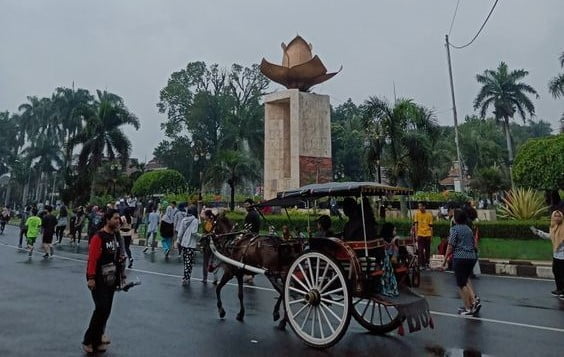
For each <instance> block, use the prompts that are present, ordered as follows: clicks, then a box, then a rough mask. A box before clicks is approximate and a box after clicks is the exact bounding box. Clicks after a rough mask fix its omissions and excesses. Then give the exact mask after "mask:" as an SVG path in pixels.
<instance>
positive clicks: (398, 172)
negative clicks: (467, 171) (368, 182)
mask: <svg viewBox="0 0 564 357" xmlns="http://www.w3.org/2000/svg"><path fill="white" fill-rule="evenodd" d="M362 110H363V117H364V120H365V126H366V131H367V132H368V133H369V135H370V136H372V137H374V136H379V137H381V138H383V139H384V141H383V145H382V149H383V150H382V153H383V159H384V165H385V166H386V167H387V169H388V172H387V173H388V177H389V179H390V182H391V183H392V184H399V185H404V186H411V187H413V188H414V189H416V190H417V189H421V188H423V187H424V186H425V185H426V184H428V183H429V182H430V180H431V179H432V172H431V170H430V166H431V163H430V157H431V148H432V143H433V141H434V140H435V139H436V138H437V136H438V133H439V131H438V125H437V121H436V118H435V115H434V113H433V112H432V111H431V110H429V109H427V108H425V107H423V106H421V105H418V104H416V103H414V102H413V100H412V99H398V100H397V101H396V102H395V103H394V104H390V103H389V102H387V101H386V100H384V99H380V98H378V97H370V98H369V99H368V100H366V101H365V102H364V104H363V106H362ZM371 165H372V166H374V163H371Z"/></svg>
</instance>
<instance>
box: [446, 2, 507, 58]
mask: <svg viewBox="0 0 564 357" xmlns="http://www.w3.org/2000/svg"><path fill="white" fill-rule="evenodd" d="M498 2H499V0H495V2H494V4H493V6H492V8H491V10H490V12H489V14H488V16H487V17H486V19H485V20H484V23H483V24H482V26H480V29H479V30H478V32H477V33H476V35H474V37H473V38H472V40H470V42H468V43H467V44H465V45H463V46H456V45H453V44H452V43H450V41H449V45H450V46H451V47H453V48H456V49H458V50H460V49H463V48H465V47H468V46H470V45H471V44H472V43H473V42H474V41H475V40H476V39H477V38H478V36H479V35H480V33H481V32H482V30H483V29H484V27H485V26H486V23H487V22H488V20H489V19H490V16H492V13H493V11H494V9H495V7H496V6H497V3H498Z"/></svg>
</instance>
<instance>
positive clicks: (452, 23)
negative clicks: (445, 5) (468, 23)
mask: <svg viewBox="0 0 564 357" xmlns="http://www.w3.org/2000/svg"><path fill="white" fill-rule="evenodd" d="M458 5H460V0H457V1H456V8H455V9H454V14H453V15H452V20H451V21H450V28H449V29H448V35H449V36H450V33H451V32H452V28H453V26H454V19H456V13H457V12H458Z"/></svg>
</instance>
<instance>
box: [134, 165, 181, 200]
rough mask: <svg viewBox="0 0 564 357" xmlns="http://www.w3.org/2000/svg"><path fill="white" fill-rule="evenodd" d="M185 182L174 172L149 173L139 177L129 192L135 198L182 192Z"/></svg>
mask: <svg viewBox="0 0 564 357" xmlns="http://www.w3.org/2000/svg"><path fill="white" fill-rule="evenodd" d="M185 187H186V181H185V180H184V177H183V176H182V174H180V172H178V171H176V170H156V171H149V172H146V173H144V174H143V175H141V176H139V178H138V179H137V180H135V183H134V184H133V188H132V189H131V192H132V193H133V194H134V195H136V196H149V195H155V194H165V193H171V192H173V193H174V192H182V191H183V190H184V189H185Z"/></svg>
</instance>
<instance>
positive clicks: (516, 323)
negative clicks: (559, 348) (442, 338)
mask: <svg viewBox="0 0 564 357" xmlns="http://www.w3.org/2000/svg"><path fill="white" fill-rule="evenodd" d="M431 314H433V315H438V316H446V317H455V318H459V319H465V320H476V321H484V322H492V323H495V324H502V325H510V326H519V327H527V328H533V329H538V330H546V331H554V332H564V329H562V328H556V327H548V326H539V325H529V324H522V323H519V322H511V321H503V320H495V319H488V318H484V317H473V316H460V315H457V314H450V313H448V312H440V311H431Z"/></svg>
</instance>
